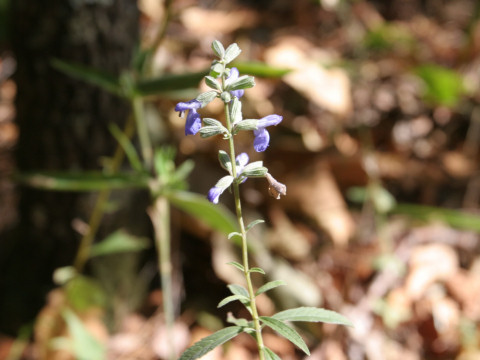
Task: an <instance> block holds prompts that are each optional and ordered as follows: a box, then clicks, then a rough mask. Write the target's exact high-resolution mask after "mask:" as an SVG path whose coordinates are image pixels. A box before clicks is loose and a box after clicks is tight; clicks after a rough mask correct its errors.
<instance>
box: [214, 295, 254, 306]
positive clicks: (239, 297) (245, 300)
mask: <svg viewBox="0 0 480 360" xmlns="http://www.w3.org/2000/svg"><path fill="white" fill-rule="evenodd" d="M237 300H238V301H240V302H241V303H242V304H246V303H249V302H250V300H249V299H248V298H246V297H245V296H242V295H230V296H227V297H226V298H225V299H223V300H222V301H220V302H219V303H218V305H217V308H221V307H222V306H225V305H227V304H228V303H231V302H232V301H237Z"/></svg>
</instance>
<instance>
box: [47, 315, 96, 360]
mask: <svg viewBox="0 0 480 360" xmlns="http://www.w3.org/2000/svg"><path fill="white" fill-rule="evenodd" d="M62 315H63V318H64V319H65V323H66V324H67V327H68V330H69V333H70V336H71V341H69V340H70V339H68V340H67V339H65V340H67V341H66V342H63V344H69V345H71V349H70V350H72V351H73V354H74V355H75V358H76V359H78V360H102V359H105V355H106V351H105V350H106V349H105V346H104V345H103V344H101V343H100V342H99V341H98V340H97V339H95V337H94V336H93V335H92V334H91V333H90V332H89V331H88V330H87V329H86V328H85V326H84V325H83V323H82V322H81V321H80V319H79V318H78V317H77V315H75V313H74V312H73V311H71V310H69V309H66V310H64V311H63V313H62ZM57 339H58V338H57ZM57 339H56V340H57ZM59 343H60V342H57V344H59Z"/></svg>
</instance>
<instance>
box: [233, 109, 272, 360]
mask: <svg viewBox="0 0 480 360" xmlns="http://www.w3.org/2000/svg"><path fill="white" fill-rule="evenodd" d="M225 117H226V124H227V129H228V131H230V132H231V130H232V122H231V119H230V111H229V106H228V104H225ZM229 146H230V158H231V159H232V175H233V177H234V178H236V177H237V167H236V163H235V143H234V141H233V136H230V138H229ZM239 187H240V186H239V184H238V183H237V182H236V181H234V182H233V196H234V199H235V211H236V214H237V220H238V225H239V227H240V233H241V234H242V260H243V273H244V276H245V280H246V282H247V290H248V296H249V298H250V307H251V309H252V320H253V324H254V328H255V337H256V340H257V346H258V354H259V357H260V360H264V359H265V357H264V354H263V347H264V345H263V338H262V328H261V325H260V319H259V316H258V311H257V305H256V303H255V292H254V291H253V285H252V279H251V273H250V267H249V263H248V242H247V232H246V230H245V223H244V222H243V215H242V203H241V201H240V189H239Z"/></svg>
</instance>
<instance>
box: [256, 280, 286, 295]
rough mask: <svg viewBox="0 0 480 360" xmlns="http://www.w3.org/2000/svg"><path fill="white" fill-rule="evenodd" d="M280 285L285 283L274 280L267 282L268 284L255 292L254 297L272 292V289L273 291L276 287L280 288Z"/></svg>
mask: <svg viewBox="0 0 480 360" xmlns="http://www.w3.org/2000/svg"><path fill="white" fill-rule="evenodd" d="M282 285H287V284H286V283H285V281H283V280H274V281H269V282H268V283H266V284H265V285H263V286H261V287H260V288H259V289H258V290H257V292H256V293H255V296H258V295H260V294H263V293H264V292H266V291H268V290H272V289H275V288H276V287H278V286H282Z"/></svg>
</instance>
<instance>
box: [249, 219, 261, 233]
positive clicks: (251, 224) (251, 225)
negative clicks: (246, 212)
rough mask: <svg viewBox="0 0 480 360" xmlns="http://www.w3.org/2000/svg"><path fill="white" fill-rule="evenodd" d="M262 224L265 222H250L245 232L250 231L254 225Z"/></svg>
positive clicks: (259, 220)
mask: <svg viewBox="0 0 480 360" xmlns="http://www.w3.org/2000/svg"><path fill="white" fill-rule="evenodd" d="M264 222H265V220H262V219H258V220H254V221H252V222H251V223H250V224H248V225H247V228H246V231H248V230H250V229H251V228H253V227H254V226H255V225H258V224H262V223H264Z"/></svg>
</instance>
